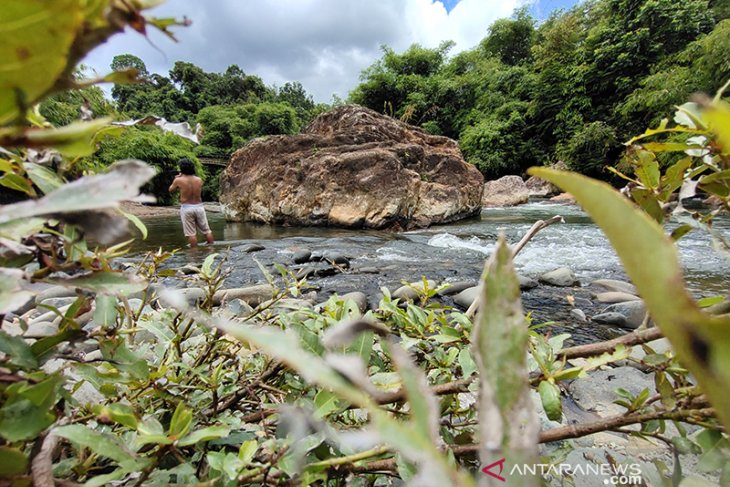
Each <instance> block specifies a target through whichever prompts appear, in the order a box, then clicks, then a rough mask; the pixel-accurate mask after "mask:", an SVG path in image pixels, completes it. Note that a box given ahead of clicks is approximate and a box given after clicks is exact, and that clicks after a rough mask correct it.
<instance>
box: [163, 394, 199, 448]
mask: <svg viewBox="0 0 730 487" xmlns="http://www.w3.org/2000/svg"><path fill="white" fill-rule="evenodd" d="M192 424H193V411H192V410H191V409H190V408H188V407H186V406H185V404H184V403H183V402H182V401H180V402H179V403H178V405H177V407H176V408H175V412H174V413H172V419H171V420H170V430H169V431H168V433H167V434H168V436H169V437H170V438H172V439H173V440H175V439H179V438H182V437H183V436H185V435H187V434H188V431H190V426H191V425H192Z"/></svg>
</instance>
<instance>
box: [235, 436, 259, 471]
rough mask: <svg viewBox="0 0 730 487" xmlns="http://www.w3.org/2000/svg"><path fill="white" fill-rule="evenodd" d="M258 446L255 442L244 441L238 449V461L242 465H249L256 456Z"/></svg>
mask: <svg viewBox="0 0 730 487" xmlns="http://www.w3.org/2000/svg"><path fill="white" fill-rule="evenodd" d="M258 448H259V444H258V443H257V442H256V440H246V441H244V442H243V443H241V448H239V449H238V459H239V460H241V462H243V464H244V465H248V464H249V463H251V460H253V457H254V455H256V450H258Z"/></svg>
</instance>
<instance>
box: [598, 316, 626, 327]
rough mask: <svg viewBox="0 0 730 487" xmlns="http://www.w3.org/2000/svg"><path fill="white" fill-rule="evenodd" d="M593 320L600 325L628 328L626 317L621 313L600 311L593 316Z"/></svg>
mask: <svg viewBox="0 0 730 487" xmlns="http://www.w3.org/2000/svg"><path fill="white" fill-rule="evenodd" d="M591 320H592V321H593V322H595V323H598V324H600V325H609V326H618V327H621V328H628V325H627V324H626V317H625V316H624V315H622V314H621V313H599V314H597V315H595V316H593V317H592V318H591Z"/></svg>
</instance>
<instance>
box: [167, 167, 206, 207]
mask: <svg viewBox="0 0 730 487" xmlns="http://www.w3.org/2000/svg"><path fill="white" fill-rule="evenodd" d="M176 189H179V190H180V203H182V204H186V205H197V204H198V203H202V202H203V199H202V197H201V196H200V193H201V191H202V189H203V180H202V179H200V178H199V177H198V176H187V175H185V174H178V175H177V176H175V180H174V181H173V182H172V186H170V192H172V191H175V190H176Z"/></svg>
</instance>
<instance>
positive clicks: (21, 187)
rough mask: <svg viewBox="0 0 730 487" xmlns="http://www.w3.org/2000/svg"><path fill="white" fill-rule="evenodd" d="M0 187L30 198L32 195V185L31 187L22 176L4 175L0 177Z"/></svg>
mask: <svg viewBox="0 0 730 487" xmlns="http://www.w3.org/2000/svg"><path fill="white" fill-rule="evenodd" d="M0 186H4V187H6V188H8V189H12V190H13V191H20V192H21V193H25V194H27V195H30V196H32V195H33V194H34V192H33V185H31V183H30V181H28V180H27V179H25V178H24V177H23V176H18V175H17V174H13V173H6V174H5V175H4V176H3V177H0Z"/></svg>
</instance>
